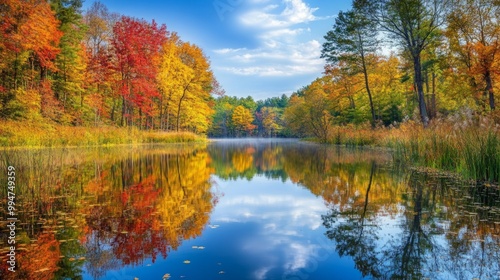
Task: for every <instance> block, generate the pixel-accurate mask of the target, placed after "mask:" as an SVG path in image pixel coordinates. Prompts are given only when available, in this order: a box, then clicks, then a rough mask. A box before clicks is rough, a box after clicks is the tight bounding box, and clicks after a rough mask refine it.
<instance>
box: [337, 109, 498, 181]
mask: <svg viewBox="0 0 500 280" xmlns="http://www.w3.org/2000/svg"><path fill="white" fill-rule="evenodd" d="M331 135H332V137H331V139H330V141H329V143H332V144H340V145H347V146H360V145H371V146H383V147H389V148H391V149H392V150H393V155H394V160H395V161H397V162H400V163H403V164H407V165H412V166H426V167H431V168H435V169H440V170H447V171H453V172H457V173H459V174H461V175H463V176H464V177H466V178H470V179H476V180H482V181H492V182H499V181H500V127H499V125H498V124H497V122H496V119H495V118H493V117H491V116H490V117H480V116H476V117H463V116H455V117H450V118H448V119H441V120H434V121H433V122H432V123H431V124H430V126H429V127H428V128H425V129H424V128H423V127H422V125H421V124H418V123H415V122H411V121H410V122H407V123H404V124H401V125H400V126H399V127H398V128H378V129H375V130H372V129H370V128H368V127H361V128H359V127H358V128H355V127H349V126H346V127H335V128H332V133H331Z"/></svg>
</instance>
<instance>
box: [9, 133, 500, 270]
mask: <svg viewBox="0 0 500 280" xmlns="http://www.w3.org/2000/svg"><path fill="white" fill-rule="evenodd" d="M1 164H2V166H1V167H2V168H1V170H4V171H6V170H7V167H6V165H7V164H9V165H12V166H15V168H16V171H17V173H16V176H17V178H16V182H17V189H16V194H17V195H16V204H17V208H16V211H17V215H18V222H17V231H16V238H17V244H16V245H17V248H16V250H17V259H16V261H17V265H18V267H17V271H16V272H15V273H11V272H9V271H7V270H6V268H7V266H6V255H7V252H8V250H7V247H8V246H7V235H8V231H7V230H6V227H5V226H2V227H1V229H2V232H1V236H0V237H1V238H0V245H1V246H0V248H2V251H1V258H2V263H1V265H0V267H1V273H2V274H0V278H1V279H130V280H132V279H135V278H138V279H141V280H144V279H159V280H161V279H364V278H366V279H473V278H477V279H499V278H500V237H499V234H500V207H499V206H500V197H499V195H500V194H499V191H498V189H496V188H494V187H491V186H474V185H471V184H470V183H469V184H468V183H464V182H461V181H460V180H458V179H456V178H450V177H446V176H443V175H440V174H425V173H419V172H416V171H402V170H401V169H399V168H396V167H395V166H394V164H393V163H392V157H391V155H390V154H389V153H388V152H384V151H380V150H369V149H366V150H357V151H353V150H347V149H342V148H338V147H328V146H322V145H316V144H310V143H303V142H298V141H294V140H255V139H252V140H245V139H237V140H218V141H214V142H212V143H209V144H207V145H182V146H181V145H163V146H162V145H157V146H143V147H115V148H107V149H106V148H101V149H97V148H93V149H81V148H79V149H64V150H56V149H43V150H16V151H8V152H3V154H2V163H1ZM4 171H2V173H3V174H1V175H0V179H1V182H6V172H4ZM6 191H7V190H6V188H4V189H2V190H0V193H1V194H2V196H1V199H2V209H1V213H2V220H3V221H6V219H7V217H8V216H7V214H6V207H5V205H6V203H5V202H6V200H7V199H6V196H7V194H6ZM4 224H6V223H5V222H4Z"/></svg>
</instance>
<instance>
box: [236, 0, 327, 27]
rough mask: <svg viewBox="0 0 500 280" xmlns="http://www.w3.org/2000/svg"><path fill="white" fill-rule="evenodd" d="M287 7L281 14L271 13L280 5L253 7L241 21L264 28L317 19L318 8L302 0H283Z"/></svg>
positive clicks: (286, 25)
mask: <svg viewBox="0 0 500 280" xmlns="http://www.w3.org/2000/svg"><path fill="white" fill-rule="evenodd" d="M283 3H284V4H285V9H284V10H283V11H282V12H281V13H279V14H273V13H270V12H271V11H274V10H276V9H277V8H278V5H268V6H266V7H264V8H260V9H253V10H250V11H248V12H246V13H244V14H243V15H242V16H241V17H240V21H241V22H242V23H243V24H244V25H247V26H252V27H258V28H263V29H272V28H279V27H288V26H292V25H295V24H299V23H306V22H310V21H314V20H317V19H318V18H317V17H316V16H314V14H313V13H314V12H315V11H316V10H318V8H310V7H309V6H308V5H307V4H306V3H304V2H303V1H302V0H283Z"/></svg>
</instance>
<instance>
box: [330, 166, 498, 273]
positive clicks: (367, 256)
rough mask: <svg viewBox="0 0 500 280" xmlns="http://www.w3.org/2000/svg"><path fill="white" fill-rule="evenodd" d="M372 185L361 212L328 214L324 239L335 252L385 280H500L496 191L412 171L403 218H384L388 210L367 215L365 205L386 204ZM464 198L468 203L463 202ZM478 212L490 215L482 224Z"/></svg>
mask: <svg viewBox="0 0 500 280" xmlns="http://www.w3.org/2000/svg"><path fill="white" fill-rule="evenodd" d="M372 170H373V169H372ZM371 185H372V180H369V181H368V184H367V188H366V196H365V198H364V199H363V201H364V206H363V207H355V206H354V205H353V206H352V207H348V208H345V209H342V210H339V208H338V206H337V205H332V206H331V210H330V213H328V214H327V215H324V216H323V221H324V224H325V226H326V227H327V228H328V230H327V233H326V234H327V236H328V237H329V238H330V239H332V240H333V241H334V242H335V243H336V250H337V251H338V252H339V254H341V255H346V256H350V257H352V258H353V260H354V261H355V265H356V268H357V269H358V270H360V271H361V272H362V273H363V276H370V277H373V278H380V279H473V278H474V279H496V278H498V277H499V275H500V274H499V272H500V267H499V257H500V255H499V253H500V243H499V241H500V238H499V236H498V234H499V231H498V229H499V227H498V225H499V224H500V223H499V219H498V215H496V214H495V213H497V212H498V209H499V208H498V206H499V204H498V201H497V200H496V199H495V197H498V190H497V189H496V190H495V189H493V188H490V189H488V190H487V191H486V192H485V191H482V192H481V191H479V190H481V189H482V188H484V187H483V186H471V185H469V186H468V185H466V184H465V185H464V182H462V181H460V180H456V179H453V178H450V177H442V176H440V175H438V174H429V173H422V172H416V171H413V172H412V173H411V174H410V175H409V179H408V183H407V184H406V188H405V189H404V190H403V191H402V192H401V200H400V201H399V202H398V203H397V205H398V208H399V209H400V211H399V213H397V215H394V216H393V218H391V219H386V218H385V214H384V212H383V211H375V212H373V215H369V216H366V212H367V211H366V209H367V208H372V209H373V207H374V208H378V209H383V208H384V207H385V205H384V202H381V201H378V200H377V199H376V198H374V197H372V196H371V194H370V193H369V191H370V189H371ZM466 193H468V194H469V195H475V196H474V198H473V197H472V196H467V195H465V194H466ZM481 193H482V197H481ZM485 194H486V196H487V197H488V198H485V197H484V195H485ZM463 197H465V198H468V199H469V201H467V202H465V203H463V202H464V201H463V199H462V198H463ZM485 199H486V200H489V201H490V203H489V205H488V206H486V205H485V204H484V203H478V202H472V201H474V200H480V201H484V200H485ZM352 200H353V201H355V200H356V198H352ZM471 200H472V201H471ZM492 200H493V201H496V202H495V203H493V202H491V201H492ZM376 204H379V206H376ZM471 207H472V208H474V209H470V208H471ZM486 208H487V209H486ZM465 209H469V210H465ZM470 210H473V211H470ZM485 210H487V211H485ZM482 212H483V214H481V213H482ZM485 212H487V213H488V214H485ZM481 215H486V216H487V217H488V218H485V219H481Z"/></svg>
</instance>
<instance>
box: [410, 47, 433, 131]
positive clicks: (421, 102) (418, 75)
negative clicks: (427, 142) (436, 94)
mask: <svg viewBox="0 0 500 280" xmlns="http://www.w3.org/2000/svg"><path fill="white" fill-rule="evenodd" d="M413 67H414V70H415V85H416V86H417V95H418V109H419V111H420V118H421V119H422V124H423V125H424V127H427V125H429V115H428V114H427V106H426V105H425V96H424V83H423V77H422V64H421V61H420V53H417V54H413Z"/></svg>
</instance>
